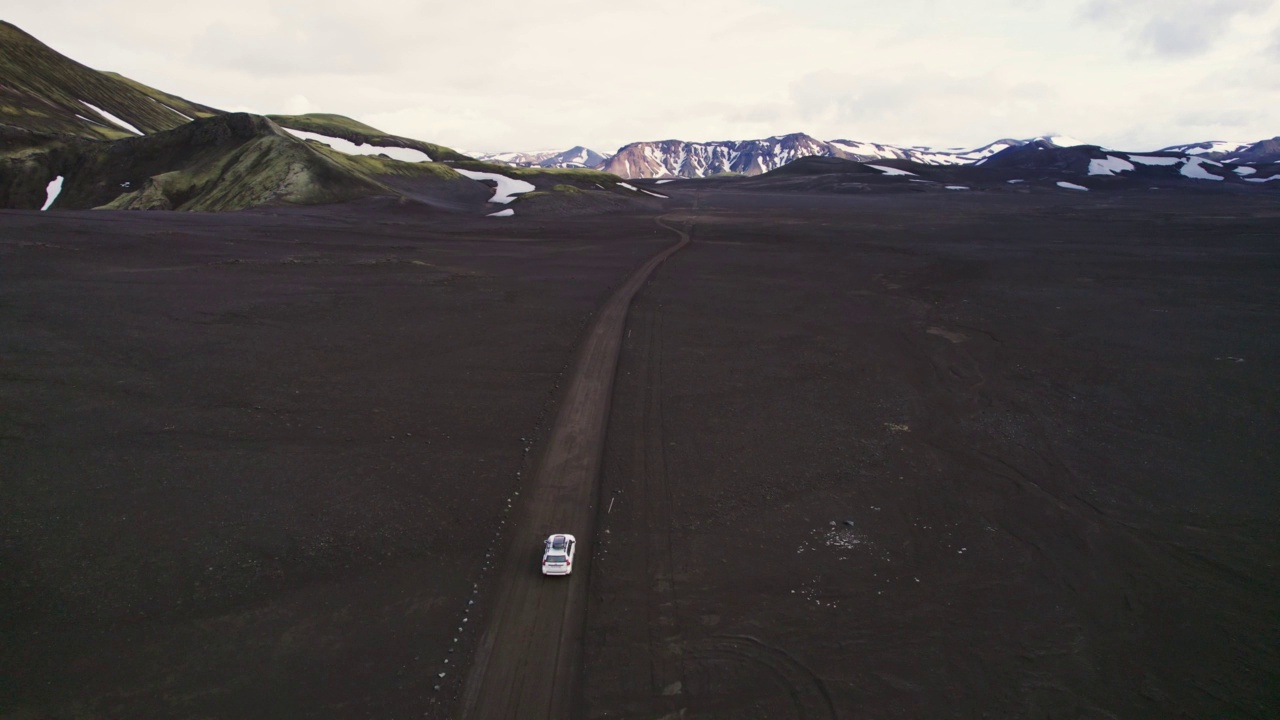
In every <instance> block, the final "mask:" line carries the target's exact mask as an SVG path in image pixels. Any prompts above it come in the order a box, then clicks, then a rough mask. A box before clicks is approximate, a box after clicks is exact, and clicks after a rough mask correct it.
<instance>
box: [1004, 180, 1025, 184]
mask: <svg viewBox="0 0 1280 720" xmlns="http://www.w3.org/2000/svg"><path fill="white" fill-rule="evenodd" d="M1006 182H1008V183H1009V184H1010V185H1017V184H1018V183H1024V182H1026V180H1007V181H1006Z"/></svg>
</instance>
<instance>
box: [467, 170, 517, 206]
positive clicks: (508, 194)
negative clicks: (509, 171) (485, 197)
mask: <svg viewBox="0 0 1280 720" xmlns="http://www.w3.org/2000/svg"><path fill="white" fill-rule="evenodd" d="M454 170H455V171H456V172H457V173H458V174H459V175H461V176H463V177H468V178H471V179H472V180H490V181H492V182H493V183H494V184H496V185H497V187H496V188H494V190H493V197H491V198H489V202H494V203H502V204H504V205H505V204H507V203H509V202H511V201H512V200H515V199H516V195H519V194H520V193H527V192H533V183H530V182H525V181H524V180H516V179H515V178H509V177H507V176H506V175H499V174H498V173H487V172H476V171H475V170H463V169H461V168H454Z"/></svg>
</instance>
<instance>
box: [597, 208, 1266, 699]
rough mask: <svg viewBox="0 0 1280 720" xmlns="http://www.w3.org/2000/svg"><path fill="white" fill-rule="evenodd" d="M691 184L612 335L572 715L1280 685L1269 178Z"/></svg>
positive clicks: (1190, 695)
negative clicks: (579, 677) (669, 255)
mask: <svg viewBox="0 0 1280 720" xmlns="http://www.w3.org/2000/svg"><path fill="white" fill-rule="evenodd" d="M687 215H688V217H689V219H690V220H692V221H693V222H694V223H696V224H695V230H694V233H693V244H692V245H691V246H690V247H688V248H686V249H685V250H684V251H683V252H682V253H681V254H680V255H678V256H677V257H676V258H674V259H673V260H672V261H671V262H669V263H668V264H667V265H666V266H665V267H664V268H662V269H661V270H660V271H659V273H658V274H657V276H656V277H655V280H654V281H653V283H652V285H651V286H650V287H649V289H648V290H647V292H646V293H644V294H643V295H642V296H641V297H639V298H638V299H637V301H636V303H635V304H634V305H633V307H632V315H631V317H630V322H629V325H628V333H629V334H628V339H627V340H626V344H625V345H624V349H623V354H622V361H621V365H620V368H619V374H618V378H619V380H618V384H617V386H616V388H615V396H614V404H613V410H612V418H611V420H610V423H611V424H610V428H609V435H608V446H607V452H606V459H605V467H606V470H605V475H604V480H603V485H602V495H601V496H602V497H603V498H605V500H604V501H602V505H603V506H605V507H603V508H602V510H603V511H602V513H601V515H600V517H599V531H600V533H601V546H600V549H599V551H598V552H599V555H598V556H597V557H598V560H597V561H596V564H595V566H594V572H593V577H592V592H591V597H592V605H591V607H590V609H589V611H588V632H587V638H588V641H587V648H586V658H587V659H586V671H585V681H584V687H585V715H586V717H588V718H606V717H635V718H660V717H670V718H677V717H678V718H682V719H684V720H689V719H691V718H711V717H715V718H802V717H803V718H824V717H842V718H904V719H905V718H978V717H990V718H1015V717H1016V718H1024V717H1025V718H1031V717H1035V718H1050V717H1052V718H1082V717H1088V718H1172V717H1192V718H1225V717H1232V718H1235V717H1243V718H1274V717H1277V716H1280V682H1277V677H1280V630H1278V623H1280V577H1278V576H1277V563H1278V561H1280V530H1278V525H1277V518H1278V517H1280V503H1278V498H1277V490H1278V488H1277V483H1278V481H1280V442H1278V439H1280V413H1278V410H1280V407H1278V400H1280V392H1278V390H1277V388H1278V386H1280V383H1278V381H1277V377H1280V245H1278V243H1280V207H1277V205H1276V204H1275V203H1274V201H1271V202H1266V201H1263V200H1250V199H1243V198H1238V197H1237V198H1224V197H1205V196H1196V195H1190V194H1181V195H1178V196H1173V195H1156V194H1154V193H1147V194H1133V195H1128V196H1119V197H1110V198H1108V197H1088V198H1082V197H1073V198H1068V197H1063V196H1061V195H1037V196H1025V197H1022V198H1018V197H1013V196H1010V195H1004V196H998V197H993V196H988V195H983V196H982V197H979V196H977V195H965V196H933V197H928V198H922V197H907V196H876V197H859V198H839V197H834V196H826V197H787V196H781V195H778V196H767V195H758V194H750V195H748V194H742V195H729V194H724V195H707V196H706V197H704V198H703V202H702V210H701V211H690V212H688V213H687ZM609 503H611V504H612V509H610V508H609V507H608V506H607V504H609Z"/></svg>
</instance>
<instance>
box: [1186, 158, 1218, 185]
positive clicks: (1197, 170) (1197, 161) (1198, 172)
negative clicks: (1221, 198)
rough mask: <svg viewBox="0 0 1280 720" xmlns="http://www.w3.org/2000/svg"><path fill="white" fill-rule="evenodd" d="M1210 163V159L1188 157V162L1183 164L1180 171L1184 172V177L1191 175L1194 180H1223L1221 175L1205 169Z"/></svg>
mask: <svg viewBox="0 0 1280 720" xmlns="http://www.w3.org/2000/svg"><path fill="white" fill-rule="evenodd" d="M1208 163H1209V161H1207V160H1203V159H1201V158H1198V157H1193V158H1187V164H1186V165H1183V166H1182V170H1180V171H1179V172H1181V173H1182V175H1183V177H1189V178H1191V179H1192V180H1217V181H1219V182H1221V181H1222V178H1221V177H1219V176H1217V175H1214V174H1213V173H1211V172H1209V171H1208V170H1205V169H1204V166H1205V165H1206V164H1208ZM1214 164H1216V163H1214Z"/></svg>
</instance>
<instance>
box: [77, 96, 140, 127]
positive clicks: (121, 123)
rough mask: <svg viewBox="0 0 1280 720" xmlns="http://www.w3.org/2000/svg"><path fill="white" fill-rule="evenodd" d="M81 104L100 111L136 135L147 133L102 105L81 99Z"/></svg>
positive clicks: (105, 116) (109, 119)
mask: <svg viewBox="0 0 1280 720" xmlns="http://www.w3.org/2000/svg"><path fill="white" fill-rule="evenodd" d="M80 104H81V105H84V106H85V107H87V108H89V109H90V110H92V111H94V112H96V113H98V114H99V115H101V116H102V117H104V118H106V119H107V120H108V121H109V122H112V123H115V124H116V125H119V126H120V127H122V128H124V129H125V130H128V131H129V132H131V133H133V134H134V135H146V133H144V132H142V131H141V130H139V129H138V128H136V127H134V126H132V125H130V124H129V123H127V122H125V121H123V120H121V119H120V118H118V117H116V116H115V115H112V114H111V113H109V112H107V111H106V110H103V109H102V108H100V107H98V106H96V105H90V104H89V103H87V102H85V101H83V100H81V101H80Z"/></svg>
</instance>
